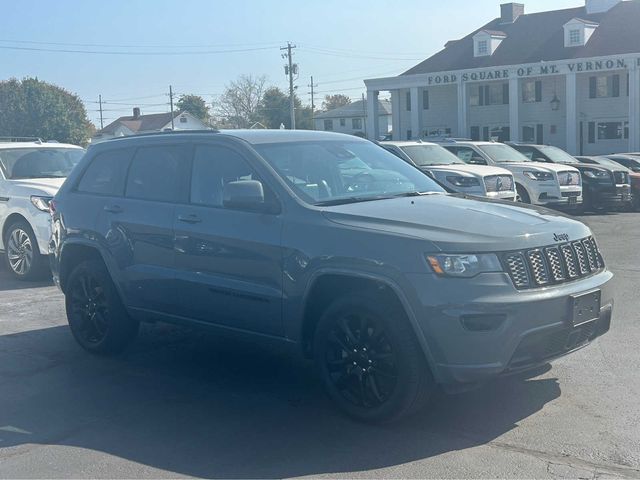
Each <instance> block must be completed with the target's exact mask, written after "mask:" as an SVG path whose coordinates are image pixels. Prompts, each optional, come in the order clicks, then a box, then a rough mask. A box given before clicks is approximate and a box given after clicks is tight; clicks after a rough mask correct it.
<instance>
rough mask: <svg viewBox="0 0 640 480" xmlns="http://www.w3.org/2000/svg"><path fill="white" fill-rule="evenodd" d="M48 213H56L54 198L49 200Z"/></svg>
mask: <svg viewBox="0 0 640 480" xmlns="http://www.w3.org/2000/svg"><path fill="white" fill-rule="evenodd" d="M49 213H50V214H51V215H53V214H54V213H56V201H55V200H51V201H50V202H49Z"/></svg>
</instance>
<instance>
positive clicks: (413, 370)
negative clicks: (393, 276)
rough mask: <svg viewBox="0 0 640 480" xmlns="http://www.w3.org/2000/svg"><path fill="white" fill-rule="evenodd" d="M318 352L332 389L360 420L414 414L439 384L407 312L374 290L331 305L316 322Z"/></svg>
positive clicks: (326, 383) (338, 400)
mask: <svg viewBox="0 0 640 480" xmlns="http://www.w3.org/2000/svg"><path fill="white" fill-rule="evenodd" d="M314 357H315V361H316V365H317V367H318V370H319V372H320V377H321V378H322V381H323V383H324V386H325V389H326V391H327V393H328V395H329V396H330V397H331V399H332V400H333V401H334V402H335V403H336V404H337V405H338V406H339V407H340V408H341V409H342V410H343V411H344V412H345V413H347V414H348V415H349V416H351V417H353V418H355V419H357V420H360V421H365V422H384V421H391V420H395V419H398V418H400V417H404V416H407V415H410V414H413V413H415V412H417V411H418V410H420V409H421V408H422V407H424V405H425V404H426V403H427V401H428V399H429V397H430V394H431V392H432V391H433V388H434V386H435V382H434V380H433V377H432V375H431V372H430V370H429V368H428V365H427V362H426V359H425V357H424V352H423V351H422V348H421V347H420V345H419V343H418V341H417V339H416V336H415V332H414V331H413V329H412V328H411V326H410V325H409V322H408V320H407V318H406V315H405V313H404V312H403V311H402V310H401V309H400V308H397V307H395V306H393V305H390V304H387V303H386V302H384V300H383V301H382V304H381V301H380V297H374V296H372V295H367V294H355V295H349V296H345V297H341V298H338V299H337V300H335V301H334V302H333V303H331V304H330V305H329V307H328V308H327V309H326V310H325V312H324V314H323V315H322V317H321V318H320V321H319V322H318V325H317V328H316V333H315V337H314Z"/></svg>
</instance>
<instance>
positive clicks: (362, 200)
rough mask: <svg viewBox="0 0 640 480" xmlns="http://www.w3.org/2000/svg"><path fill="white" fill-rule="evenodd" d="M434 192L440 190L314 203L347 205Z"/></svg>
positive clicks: (319, 205) (328, 205)
mask: <svg viewBox="0 0 640 480" xmlns="http://www.w3.org/2000/svg"><path fill="white" fill-rule="evenodd" d="M432 193H438V192H424V193H421V192H403V193H398V194H395V195H376V196H372V197H347V198H335V199H333V200H325V201H324V202H317V203H314V205H315V206H316V207H331V206H335V205H347V204H349V203H362V202H373V201H375V200H391V199H393V198H404V197H421V196H424V195H430V194H432Z"/></svg>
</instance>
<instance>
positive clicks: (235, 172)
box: [190, 145, 259, 207]
mask: <svg viewBox="0 0 640 480" xmlns="http://www.w3.org/2000/svg"><path fill="white" fill-rule="evenodd" d="M240 180H259V178H258V177H257V176H256V174H255V173H254V171H253V169H252V168H251V167H250V166H249V164H248V163H247V162H246V161H245V159H244V158H242V156H241V155H240V154H239V153H237V152H236V151H234V150H231V149H230V148H226V147H221V146H217V145H200V146H197V147H196V149H195V154H194V157H193V169H192V173H191V195H190V202H191V203H193V204H195V205H206V206H209V207H222V205H223V203H222V200H223V192H224V187H225V186H226V185H227V184H228V183H229V182H236V181H240Z"/></svg>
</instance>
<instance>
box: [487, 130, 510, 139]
mask: <svg viewBox="0 0 640 480" xmlns="http://www.w3.org/2000/svg"><path fill="white" fill-rule="evenodd" d="M489 135H490V137H489V140H495V141H496V142H508V141H509V140H510V137H511V135H510V129H509V127H493V128H491V131H490V132H489Z"/></svg>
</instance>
